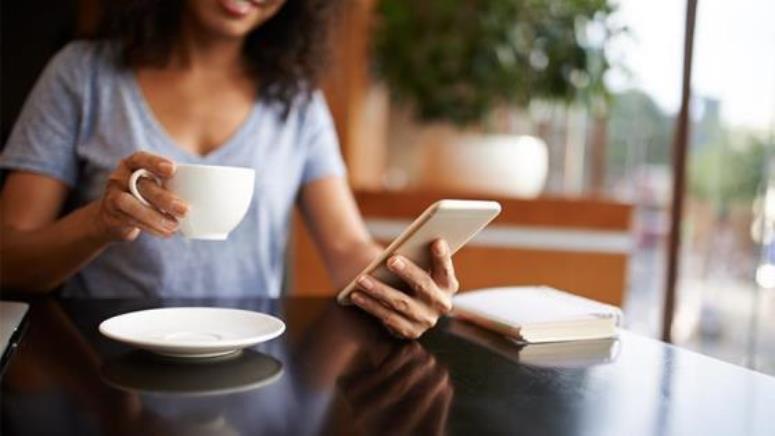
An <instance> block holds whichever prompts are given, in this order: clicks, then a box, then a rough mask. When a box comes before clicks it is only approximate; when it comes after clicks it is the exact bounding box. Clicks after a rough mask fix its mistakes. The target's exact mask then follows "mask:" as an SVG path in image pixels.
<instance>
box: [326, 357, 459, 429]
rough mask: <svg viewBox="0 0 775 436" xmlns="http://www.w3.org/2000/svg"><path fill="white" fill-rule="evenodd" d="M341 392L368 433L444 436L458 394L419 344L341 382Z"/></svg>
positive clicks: (355, 424) (356, 423)
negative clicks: (433, 435)
mask: <svg viewBox="0 0 775 436" xmlns="http://www.w3.org/2000/svg"><path fill="white" fill-rule="evenodd" d="M337 386H338V390H339V392H340V393H341V395H342V396H343V397H344V399H345V401H346V403H347V405H348V406H349V409H350V411H351V414H352V417H351V418H352V425H353V427H354V428H355V429H357V430H358V431H360V432H362V433H363V434H388V433H389V434H445V433H446V431H445V425H446V422H447V415H448V413H449V407H450V404H451V403H452V397H453V392H454V389H453V387H452V383H451V382H450V377H449V372H448V371H447V369H446V367H444V366H443V365H442V364H441V363H439V362H438V361H437V360H436V358H435V357H434V356H433V355H432V354H430V353H429V352H428V351H426V350H425V349H424V348H423V347H422V346H421V345H420V344H419V343H408V344H400V345H398V346H395V347H394V348H393V349H391V350H390V351H389V352H388V354H387V355H386V356H385V357H384V358H383V359H381V361H378V362H374V363H373V364H371V365H366V366H365V367H361V368H356V369H354V370H352V371H350V372H348V373H346V374H344V375H343V376H342V377H340V378H339V380H338V383H337Z"/></svg>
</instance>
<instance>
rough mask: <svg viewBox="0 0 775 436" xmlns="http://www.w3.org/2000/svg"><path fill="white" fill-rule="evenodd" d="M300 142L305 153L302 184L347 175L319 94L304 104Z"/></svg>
mask: <svg viewBox="0 0 775 436" xmlns="http://www.w3.org/2000/svg"><path fill="white" fill-rule="evenodd" d="M301 142H302V146H303V149H304V150H305V152H306V156H305V159H304V169H303V171H302V180H301V183H302V184H306V183H309V182H312V181H315V180H318V179H321V178H323V177H329V176H342V177H343V176H344V175H345V174H346V169H345V166H344V161H343V160H342V153H341V151H340V149H339V140H338V139H337V136H336V128H335V127H334V120H333V119H332V118H331V112H330V111H329V110H328V105H327V104H326V101H325V98H324V97H323V94H322V93H321V92H319V91H318V92H315V93H314V94H313V95H312V97H311V98H310V100H309V101H308V102H307V105H306V110H305V114H304V117H303V119H302V126H301Z"/></svg>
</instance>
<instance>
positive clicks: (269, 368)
mask: <svg viewBox="0 0 775 436" xmlns="http://www.w3.org/2000/svg"><path fill="white" fill-rule="evenodd" d="M282 373H283V365H282V363H280V361H278V360H277V359H275V358H273V357H271V356H267V355H265V354H262V353H258V352H255V351H252V350H243V351H242V352H241V353H240V354H239V355H237V356H235V357H230V358H224V359H222V360H215V361H213V360H207V361H203V362H181V361H180V360H172V359H164V358H162V357H158V356H155V355H152V354H149V353H146V352H143V351H132V352H129V353H127V354H124V355H122V356H120V357H119V358H117V359H112V360H109V361H107V362H106V363H105V364H104V365H103V366H102V377H103V379H104V380H105V382H106V383H108V384H109V385H111V386H113V387H116V388H119V389H122V390H125V391H129V392H138V393H145V394H156V395H165V396H170V395H171V396H182V397H200V396H207V395H225V394H231V393H236V392H244V391H249V390H253V389H258V388H260V387H263V386H266V385H268V384H271V383H273V382H274V381H276V380H277V379H279V378H280V376H282Z"/></svg>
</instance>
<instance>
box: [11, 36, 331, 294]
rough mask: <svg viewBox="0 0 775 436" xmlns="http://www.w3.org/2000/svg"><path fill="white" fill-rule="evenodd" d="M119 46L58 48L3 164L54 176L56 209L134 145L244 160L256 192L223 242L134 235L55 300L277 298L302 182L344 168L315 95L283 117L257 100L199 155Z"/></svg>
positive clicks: (89, 192) (93, 184)
mask: <svg viewBox="0 0 775 436" xmlns="http://www.w3.org/2000/svg"><path fill="white" fill-rule="evenodd" d="M116 53H117V50H116V46H115V45H113V44H110V43H107V42H84V41H79V42H74V43H71V44H69V45H68V46H67V47H65V48H64V49H63V50H62V51H60V52H59V53H58V54H57V55H56V56H55V57H54V58H53V59H52V60H51V62H50V63H49V65H48V66H47V67H46V69H45V70H44V72H43V74H42V75H41V77H40V78H39V79H38V82H37V84H36V85H35V88H34V89H33V91H32V93H31V94H30V96H29V98H28V99H27V102H26V104H25V106H24V108H23V110H22V112H21V114H20V116H19V119H18V121H17V123H16V125H15V126H14V129H13V132H12V133H11V136H10V138H9V140H8V143H7V144H6V147H5V149H4V150H3V153H2V155H0V168H2V169H3V170H25V171H32V172H36V173H40V174H45V175H48V176H51V177H54V178H56V179H59V180H61V181H62V182H63V183H65V184H66V185H67V186H69V187H70V188H71V195H70V198H69V200H68V206H67V210H66V211H65V212H67V211H69V210H72V209H74V208H77V207H79V206H82V205H84V204H86V203H88V202H90V201H93V200H95V199H96V198H98V197H99V196H100V195H101V194H102V192H103V190H104V187H105V181H106V178H107V176H108V175H109V174H110V173H111V171H112V170H113V169H114V168H115V167H116V164H117V162H118V161H119V160H120V159H122V158H124V157H126V156H128V155H130V154H132V153H134V152H136V151H138V150H146V151H149V152H152V153H156V154H160V155H163V156H167V157H168V158H170V159H172V160H173V161H175V162H180V163H197V164H207V165H233V166H247V167H252V168H254V169H255V170H256V186H255V194H254V196H253V200H252V202H251V205H250V209H249V210H248V213H247V215H246V217H245V219H244V220H243V221H242V223H240V225H239V226H238V227H237V228H236V229H235V230H234V231H233V232H232V233H231V234H230V235H229V239H228V240H226V241H221V242H215V241H198V240H188V239H185V238H184V237H182V236H180V235H175V236H174V237H173V238H171V239H168V240H164V239H159V238H156V237H154V236H151V235H147V234H141V235H140V237H139V238H137V239H136V240H135V241H133V242H120V243H114V244H111V245H110V246H109V247H108V248H107V249H106V250H105V251H103V252H102V253H101V254H100V255H99V256H98V257H97V258H95V259H94V260H93V261H92V262H90V263H89V264H88V265H87V266H86V267H84V268H83V269H82V270H81V271H80V272H79V273H78V274H77V275H75V276H74V277H73V278H71V279H70V280H68V282H67V283H66V284H65V287H64V290H63V293H64V295H66V296H91V297H134V296H161V297H168V296H178V297H185V296H191V297H201V296H222V297H229V296H231V297H243V296H262V295H263V296H277V295H279V293H280V291H281V285H282V278H283V270H284V260H285V259H284V253H285V247H286V243H287V240H288V231H289V229H288V225H289V219H290V214H291V211H292V209H293V206H294V204H295V200H296V198H297V195H298V192H299V189H300V188H301V187H302V186H303V185H304V184H305V183H309V182H311V181H313V180H317V179H320V178H323V177H328V176H338V177H342V176H343V175H344V173H345V168H344V164H343V162H342V157H341V154H340V151H339V145H338V142H337V138H336V132H335V130H334V126H333V121H332V119H331V115H330V113H329V111H328V107H327V106H326V103H325V101H324V99H323V97H322V95H321V94H320V93H319V92H317V93H315V94H313V96H312V98H311V99H307V98H302V97H299V98H297V99H296V100H295V101H294V103H293V105H292V106H291V108H290V112H289V113H288V114H287V116H286V117H283V113H282V109H281V107H280V106H279V105H277V104H274V103H269V102H266V101H260V100H259V101H257V102H256V104H255V105H254V107H253V109H252V111H251V113H250V115H249V116H248V118H247V119H246V120H245V121H244V122H243V123H242V124H241V126H240V127H238V129H237V131H236V132H235V133H234V134H233V135H232V136H231V138H230V139H228V140H227V141H226V142H225V143H224V144H223V145H221V146H220V147H219V148H218V149H216V150H215V151H213V152H211V153H210V154H208V155H206V156H198V155H194V154H192V153H190V152H187V151H185V150H183V149H181V148H179V147H177V146H176V145H175V144H174V143H173V140H172V139H171V138H170V137H169V136H168V135H167V133H166V132H165V130H164V128H163V127H162V126H161V124H160V123H159V122H158V121H157V120H156V118H155V117H154V115H153V112H152V111H151V110H150V108H149V106H148V104H147V102H146V101H145V99H144V97H143V94H142V92H141V90H140V88H139V86H138V84H137V82H136V80H135V77H134V74H133V73H132V72H131V71H130V70H128V69H122V68H119V67H117V66H116V63H115V62H114V59H115V57H116ZM30 267H32V268H34V265H31V266H30Z"/></svg>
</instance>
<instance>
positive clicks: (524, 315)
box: [453, 286, 622, 343]
mask: <svg viewBox="0 0 775 436" xmlns="http://www.w3.org/2000/svg"><path fill="white" fill-rule="evenodd" d="M453 301H454V312H453V314H454V316H456V317H458V318H461V319H464V320H467V321H470V322H472V323H474V324H477V325H479V326H481V327H483V328H486V329H488V330H493V331H495V332H498V333H500V334H503V335H506V336H508V337H511V338H514V339H516V340H518V341H520V342H525V343H541V342H563V341H578V340H590V339H602V338H610V337H614V336H616V329H617V327H618V326H619V325H620V324H621V320H622V312H621V310H619V308H617V307H615V306H611V305H609V304H604V303H600V302H597V301H594V300H590V299H587V298H583V297H579V296H577V295H573V294H569V293H567V292H563V291H559V290H557V289H554V288H550V287H546V286H530V287H509V288H489V289H480V290H475V291H470V292H465V293H462V294H458V295H456V296H455V297H454V300H453Z"/></svg>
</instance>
